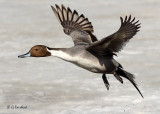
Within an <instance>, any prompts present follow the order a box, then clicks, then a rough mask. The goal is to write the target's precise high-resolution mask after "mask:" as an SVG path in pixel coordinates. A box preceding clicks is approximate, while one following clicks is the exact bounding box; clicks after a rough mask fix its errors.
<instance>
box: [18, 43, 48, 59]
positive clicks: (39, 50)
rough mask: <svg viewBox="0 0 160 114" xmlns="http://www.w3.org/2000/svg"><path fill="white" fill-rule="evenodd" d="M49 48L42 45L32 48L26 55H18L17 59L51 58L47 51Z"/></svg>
mask: <svg viewBox="0 0 160 114" xmlns="http://www.w3.org/2000/svg"><path fill="white" fill-rule="evenodd" d="M48 49H49V47H47V46H44V45H36V46H33V47H32V48H31V49H30V51H29V52H28V53H26V54H23V55H19V56H18V57H19V58H25V57H46V56H51V53H50V52H49V51H48Z"/></svg>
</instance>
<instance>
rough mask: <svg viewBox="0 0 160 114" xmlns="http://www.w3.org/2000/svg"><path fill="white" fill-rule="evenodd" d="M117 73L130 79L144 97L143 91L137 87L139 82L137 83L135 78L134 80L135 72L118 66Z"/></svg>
mask: <svg viewBox="0 0 160 114" xmlns="http://www.w3.org/2000/svg"><path fill="white" fill-rule="evenodd" d="M116 73H117V74H118V75H120V76H122V77H124V78H126V79H128V80H129V81H130V82H131V83H132V84H133V85H134V87H135V88H136V89H137V91H138V92H139V94H140V95H141V96H142V98H144V97H143V95H142V93H141V91H140V90H139V89H138V87H137V84H136V82H135V80H134V78H135V77H134V75H133V74H131V73H129V72H127V71H125V70H123V69H122V68H118V70H117V71H116Z"/></svg>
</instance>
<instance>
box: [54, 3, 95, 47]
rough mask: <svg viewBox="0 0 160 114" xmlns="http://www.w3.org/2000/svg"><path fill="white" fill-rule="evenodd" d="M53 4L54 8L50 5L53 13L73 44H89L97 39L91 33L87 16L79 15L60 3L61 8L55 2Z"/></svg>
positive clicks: (91, 27) (91, 28)
mask: <svg viewBox="0 0 160 114" xmlns="http://www.w3.org/2000/svg"><path fill="white" fill-rule="evenodd" d="M55 6H56V8H54V7H53V6H51V8H52V10H53V12H54V14H55V15H56V17H57V18H58V20H59V22H60V23H61V25H62V26H63V30H64V33H65V34H67V35H70V36H71V37H72V39H73V41H74V43H75V45H77V44H81V43H85V44H91V43H92V42H94V41H97V38H96V37H95V36H94V35H93V34H92V33H93V26H92V24H91V22H89V20H88V18H85V17H84V15H83V14H81V15H80V16H79V15H78V13H77V11H76V10H74V11H73V12H72V11H71V9H70V8H69V7H68V8H67V9H66V8H65V6H64V5H61V8H60V7H59V6H58V5H57V4H56V5H55Z"/></svg>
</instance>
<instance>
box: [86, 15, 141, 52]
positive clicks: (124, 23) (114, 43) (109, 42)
mask: <svg viewBox="0 0 160 114" xmlns="http://www.w3.org/2000/svg"><path fill="white" fill-rule="evenodd" d="M120 20H121V26H120V28H119V30H118V31H117V32H115V33H114V34H112V35H110V36H108V37H105V38H103V39H102V40H99V41H96V42H94V43H92V44H91V45H90V46H88V47H87V48H86V50H87V51H89V52H92V53H97V54H105V53H111V54H115V53H116V52H119V51H121V50H122V49H123V47H124V46H125V45H126V43H127V42H128V41H129V40H130V39H131V38H132V37H133V36H134V35H135V34H136V33H137V32H138V31H139V28H140V24H139V23H138V22H139V20H138V21H135V18H133V19H131V15H130V16H129V17H127V16H126V17H125V19H123V18H122V17H120Z"/></svg>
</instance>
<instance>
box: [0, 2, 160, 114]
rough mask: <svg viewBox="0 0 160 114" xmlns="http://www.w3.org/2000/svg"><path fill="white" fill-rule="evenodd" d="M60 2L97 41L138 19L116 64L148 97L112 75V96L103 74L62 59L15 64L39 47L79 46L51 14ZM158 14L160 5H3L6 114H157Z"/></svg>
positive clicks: (0, 27)
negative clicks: (86, 23)
mask: <svg viewBox="0 0 160 114" xmlns="http://www.w3.org/2000/svg"><path fill="white" fill-rule="evenodd" d="M55 3H57V4H61V3H63V4H64V5H66V6H69V7H71V9H76V10H77V11H78V12H79V14H81V13H83V14H84V15H85V16H86V17H88V18H89V20H90V21H92V24H93V25H94V30H95V34H96V36H97V37H98V38H99V39H101V38H103V37H105V36H107V35H110V34H112V33H113V32H115V31H116V30H118V28H119V26H120V20H119V17H120V16H122V17H124V16H126V15H129V14H132V15H133V16H135V17H136V19H139V20H140V22H141V23H142V28H141V29H140V30H141V31H140V32H139V33H138V34H137V35H136V36H135V37H134V38H133V39H132V40H131V41H130V42H129V43H128V44H127V46H126V47H125V48H124V50H123V51H122V52H121V53H119V54H118V57H116V60H118V61H119V62H120V63H121V64H122V65H123V66H124V68H125V69H126V70H127V71H130V72H132V73H134V74H136V82H137V84H138V85H139V88H140V90H141V91H142V93H143V95H144V99H142V98H141V96H140V95H139V94H138V92H137V91H136V89H135V88H134V87H133V86H132V85H131V83H129V81H127V80H125V79H124V80H125V81H124V84H123V85H122V84H120V83H119V82H118V81H117V80H116V79H115V78H114V77H113V76H112V75H108V76H109V82H110V85H111V86H110V90H109V91H107V90H106V88H105V86H104V84H103V81H102V79H101V75H100V74H93V73H91V72H88V71H86V70H83V69H81V68H78V67H77V66H75V65H73V64H71V63H68V62H65V61H63V60H60V59H58V58H54V57H47V58H26V59H19V58H17V56H18V55H20V54H23V53H26V52H27V51H29V49H30V48H31V47H32V46H34V45H37V44H43V45H47V46H49V47H71V46H73V42H72V40H71V38H70V37H69V36H66V35H65V34H64V33H63V30H62V27H61V25H60V24H59V23H58V21H57V19H56V17H55V16H54V14H53V12H52V10H51V8H50V5H51V4H55ZM159 12H160V1H159V0H134V1H131V2H129V1H128V0H119V1H117V0H84V1H82V0H75V1H71V0H68V1H66V0H57V1H55V0H27V1H24V0H0V14H1V16H0V17H1V18H0V49H1V51H0V114H159V112H160V70H159V68H160V61H159V58H160V51H159V50H160V44H159V43H160V32H159V31H160V15H159ZM15 105H16V106H22V105H23V107H25V106H27V107H26V108H24V109H12V108H13V106H15ZM7 107H9V108H7Z"/></svg>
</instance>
